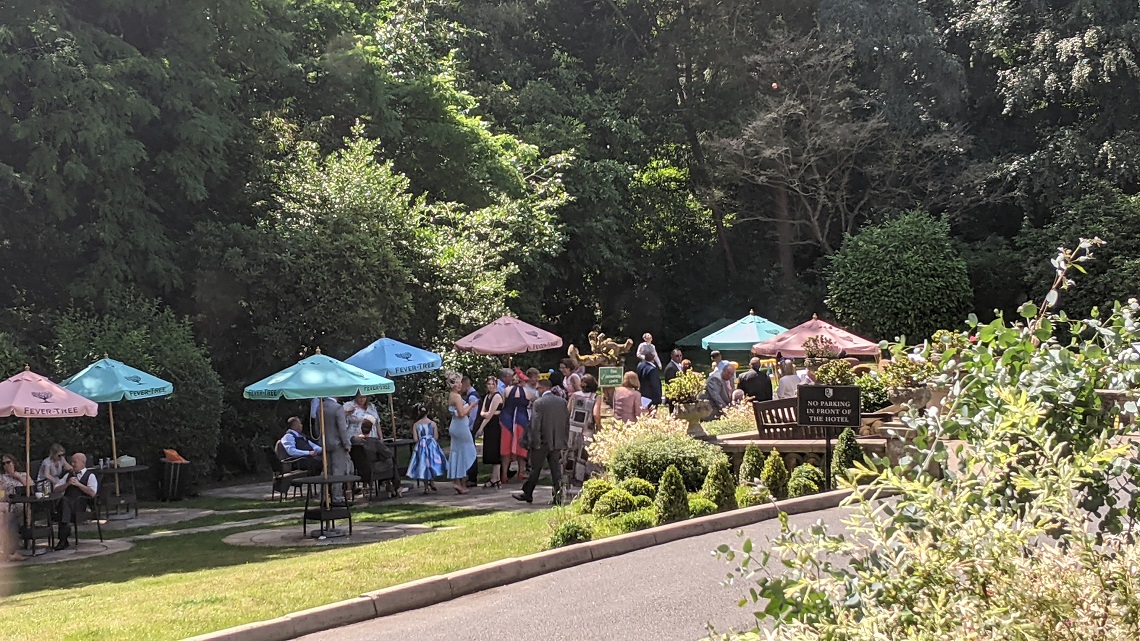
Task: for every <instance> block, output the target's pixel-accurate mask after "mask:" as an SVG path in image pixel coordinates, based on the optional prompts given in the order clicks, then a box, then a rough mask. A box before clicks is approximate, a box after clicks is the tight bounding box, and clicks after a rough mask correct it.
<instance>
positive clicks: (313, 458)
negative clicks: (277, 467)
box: [274, 416, 321, 474]
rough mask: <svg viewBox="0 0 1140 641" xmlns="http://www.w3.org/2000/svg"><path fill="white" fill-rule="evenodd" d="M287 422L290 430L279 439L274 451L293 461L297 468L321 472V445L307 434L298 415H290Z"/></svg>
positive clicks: (281, 456) (310, 471) (316, 472)
mask: <svg viewBox="0 0 1140 641" xmlns="http://www.w3.org/2000/svg"><path fill="white" fill-rule="evenodd" d="M285 422H286V424H288V425H289V430H288V431H287V432H285V436H282V437H281V440H279V441H277V446H276V447H275V448H274V451H275V452H277V458H279V459H281V460H282V461H289V462H291V463H292V464H293V465H294V466H295V467H296V468H297V469H299V470H305V471H306V472H309V473H311V474H320V473H321V446H320V445H317V444H316V443H314V442H313V441H312V440H310V439H309V437H308V436H306V435H305V424H304V423H302V422H301V419H299V418H297V417H296V416H290V417H289V419H288V420H287V421H285Z"/></svg>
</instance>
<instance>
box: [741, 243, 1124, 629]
mask: <svg viewBox="0 0 1140 641" xmlns="http://www.w3.org/2000/svg"><path fill="white" fill-rule="evenodd" d="M1096 244H1097V241H1095V239H1094V240H1093V241H1082V245H1081V248H1080V249H1078V250H1076V251H1067V250H1062V251H1061V253H1060V255H1059V256H1058V257H1057V258H1056V259H1055V260H1054V265H1055V266H1056V268H1057V281H1056V282H1055V283H1054V286H1053V288H1052V289H1051V290H1050V292H1049V294H1048V295H1047V296H1046V297H1045V300H1044V302H1043V304H1042V306H1041V307H1038V306H1037V305H1035V304H1033V303H1027V304H1025V305H1024V306H1022V308H1021V310H1019V313H1020V315H1021V320H1020V321H1018V322H1016V323H1006V322H1005V321H1004V320H1003V319H1001V318H998V319H997V320H995V321H994V322H992V323H990V324H987V325H980V324H978V323H977V321H976V320H975V319H971V320H970V322H969V324H970V325H971V327H973V328H974V329H975V330H976V335H977V340H976V341H975V342H972V343H971V344H970V345H969V346H967V347H962V348H960V349H956V348H953V347H948V349H947V350H946V353H947V354H950V356H949V357H948V358H953V359H955V360H956V363H955V365H954V367H948V368H947V370H946V371H945V372H942V373H941V374H940V375H939V377H938V382H939V383H940V384H945V385H947V386H948V387H949V389H950V395H949V397H948V398H949V403H947V404H946V405H945V409H944V410H943V412H924V411H920V410H917V409H914V410H910V411H909V412H908V413H906V414H905V415H904V416H903V420H904V422H906V423H907V424H908V425H909V426H911V427H912V428H914V430H915V431H916V432H917V434H918V435H917V438H916V439H915V451H914V453H913V454H912V455H910V456H908V457H907V458H908V459H912V460H914V463H913V464H911V463H909V462H907V463H905V464H904V462H902V461H900V465H899V466H897V467H885V468H884V469H881V470H874V471H875V472H876V473H878V477H877V478H872V479H871V480H870V483H869V484H868V485H867V486H866V492H856V493H854V494H853V495H852V496H851V498H850V499H849V500H848V503H847V508H848V510H849V511H850V513H849V514H848V515H847V518H846V519H845V521H844V522H845V525H846V527H847V528H848V529H849V531H850V532H851V533H856V534H855V535H851V534H850V533H848V532H837V531H836V530H835V529H834V528H832V527H830V526H828V525H827V524H826V523H821V524H817V525H815V526H812V527H811V529H810V530H802V529H799V528H793V527H790V526H788V525H787V522H786V521H785V522H784V526H785V527H784V530H783V533H782V535H781V536H780V537H778V538H776V539H775V540H773V541H771V542H770V543H767V544H766V545H765V548H764V550H763V552H762V553H759V552H758V553H757V554H756V555H753V546H752V542H751V541H749V540H745V541H744V542H743V544H742V545H741V546H739V548H738V549H732V548H730V547H729V546H721V547H720V548H719V554H720V555H721V556H722V558H725V559H727V560H728V561H730V562H731V563H733V564H734V566H735V567H734V578H733V579H732V580H731V581H730V583H731V582H735V581H747V582H748V583H750V584H752V585H749V586H748V590H747V592H748V595H747V596H746V597H745V600H744V601H745V603H747V604H751V605H752V606H753V609H754V610H757V617H759V618H760V619H762V620H767V621H765V625H764V626H763V627H765V628H767V627H769V625H768V624H769V623H771V624H774V626H775V627H774V629H772V631H771V632H763V633H762V632H760V626H758V627H757V629H755V630H753V631H752V632H750V633H746V634H744V635H742V636H737V637H733V638H736V639H741V640H744V639H759V638H761V636H764V637H765V638H770V639H784V640H788V641H806V640H808V639H811V640H819V639H845V640H850V641H864V640H866V641H870V640H872V639H979V640H980V639H987V640H1001V641H1004V640H1007V639H1008V640H1010V641H1013V640H1015V639H1017V640H1025V639H1043V640H1052V639H1057V640H1060V639H1081V640H1093V639H1097V640H1106V641H1107V640H1117V639H1120V640H1124V639H1135V638H1140V549H1138V548H1137V545H1136V543H1135V542H1134V539H1133V538H1132V537H1134V536H1135V535H1134V532H1135V527H1136V525H1137V518H1136V517H1137V516H1138V514H1137V510H1138V508H1140V501H1138V500H1137V499H1138V497H1140V443H1137V442H1135V441H1134V440H1131V439H1126V438H1122V437H1123V436H1124V435H1125V433H1126V432H1127V430H1129V429H1130V428H1129V426H1127V425H1122V424H1121V423H1120V422H1119V421H1118V420H1117V419H1118V417H1119V415H1120V412H1121V411H1122V410H1124V411H1129V412H1131V411H1135V410H1136V409H1137V408H1136V407H1135V403H1126V404H1125V405H1124V406H1123V407H1118V406H1116V405H1115V404H1113V403H1105V402H1103V401H1102V400H1101V398H1100V394H1098V393H1097V391H1096V390H1098V389H1116V390H1124V389H1128V388H1129V387H1130V386H1133V385H1135V383H1136V382H1137V380H1136V378H1137V376H1138V375H1140V367H1138V365H1140V358H1138V356H1137V355H1136V350H1134V349H1133V348H1132V344H1133V343H1135V342H1140V323H1138V322H1137V320H1138V319H1140V302H1136V301H1129V302H1128V303H1127V304H1117V305H1115V306H1114V308H1113V310H1112V312H1111V313H1109V314H1108V315H1107V316H1105V317H1102V316H1100V315H1099V314H1094V315H1093V318H1089V319H1085V320H1072V319H1068V318H1067V317H1065V315H1064V314H1061V313H1053V312H1052V311H1051V310H1052V309H1053V308H1054V307H1055V305H1056V303H1057V300H1058V297H1059V291H1061V290H1063V289H1065V288H1066V287H1067V286H1068V285H1069V284H1070V282H1071V281H1069V280H1068V278H1067V276H1066V272H1067V271H1068V269H1069V268H1070V267H1072V266H1074V263H1076V262H1080V261H1081V260H1082V258H1084V257H1087V253H1082V252H1087V251H1089V250H1090V249H1091V248H1092V247H1093V246H1095V245H1096ZM947 437H950V438H957V439H960V440H962V441H963V445H962V446H961V447H960V448H959V449H958V451H957V465H956V469H954V470H953V471H952V473H950V474H945V475H939V476H938V477H937V478H936V477H934V476H931V475H929V474H927V473H926V469H927V464H928V463H931V462H933V463H937V464H940V465H942V466H946V465H948V456H947V452H946V448H945V446H944V445H942V444H941V443H940V442H939V440H938V439H940V438H947ZM870 471H872V470H870V469H868V468H867V467H866V466H865V465H864V464H860V463H858V462H856V464H855V469H854V470H852V476H853V477H860V476H861V477H862V478H847V479H840V483H841V484H845V485H847V486H848V487H852V486H853V484H854V483H855V482H858V481H860V480H865V479H867V478H870V477H869V476H868V475H867V472H870ZM884 495H893V498H892V502H891V503H890V504H889V506H887V505H885V504H884V503H883V502H882V501H880V500H878V499H875V498H873V497H874V496H884ZM1121 532H1126V533H1128V534H1129V536H1128V537H1127V538H1122V537H1119V536H1118V534H1119V533H1121ZM885 550H887V551H889V553H886V554H884V551H885Z"/></svg>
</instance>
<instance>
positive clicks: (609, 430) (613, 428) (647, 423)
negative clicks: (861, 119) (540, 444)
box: [586, 408, 689, 467]
mask: <svg viewBox="0 0 1140 641" xmlns="http://www.w3.org/2000/svg"><path fill="white" fill-rule="evenodd" d="M688 433H689V424H688V423H686V422H684V421H679V420H677V419H675V418H673V417H672V416H670V415H669V410H667V409H665V408H657V409H656V410H654V411H653V412H648V413H645V414H642V415H641V416H640V417H639V418H638V419H637V421H635V422H633V423H623V422H622V421H615V420H612V419H607V420H604V421H602V429H600V430H598V431H597V432H595V433H594V439H593V442H591V443H590V444H589V445H587V446H586V453H587V454H589V456H590V462H592V463H594V464H595V465H598V466H601V467H608V466H609V463H610V460H611V459H612V458H613V456H614V453H615V452H617V451H618V449H619V448H621V447H622V446H623V445H626V444H628V443H632V442H633V441H636V440H638V439H640V438H642V437H645V436H653V435H656V434H667V435H677V436H681V435H687V434H688Z"/></svg>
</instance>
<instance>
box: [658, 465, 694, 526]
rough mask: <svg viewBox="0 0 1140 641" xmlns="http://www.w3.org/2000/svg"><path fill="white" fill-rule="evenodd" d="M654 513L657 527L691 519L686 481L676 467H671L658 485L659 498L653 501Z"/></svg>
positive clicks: (666, 470)
mask: <svg viewBox="0 0 1140 641" xmlns="http://www.w3.org/2000/svg"><path fill="white" fill-rule="evenodd" d="M653 513H654V515H655V516H656V517H657V525H664V524H665V523H672V522H673V521H683V520H685V519H687V518H689V495H688V494H687V493H686V492H685V481H684V479H682V478H681V472H680V471H678V470H677V466H676V465H670V466H669V467H668V468H666V469H665V473H664V474H662V475H661V482H660V483H658V484H657V498H656V499H655V500H654V501H653Z"/></svg>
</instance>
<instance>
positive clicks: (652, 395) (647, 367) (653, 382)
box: [637, 357, 661, 407]
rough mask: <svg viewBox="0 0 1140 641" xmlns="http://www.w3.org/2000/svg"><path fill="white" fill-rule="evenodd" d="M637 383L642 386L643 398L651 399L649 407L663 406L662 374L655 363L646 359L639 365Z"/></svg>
mask: <svg viewBox="0 0 1140 641" xmlns="http://www.w3.org/2000/svg"><path fill="white" fill-rule="evenodd" d="M637 381H638V382H639V383H640V384H641V396H642V397H644V398H647V399H649V406H650V407H656V406H658V405H660V404H661V372H660V371H659V370H658V369H657V366H656V365H654V364H653V361H651V360H648V359H646V358H644V357H642V358H641V362H640V363H638V364H637Z"/></svg>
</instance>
